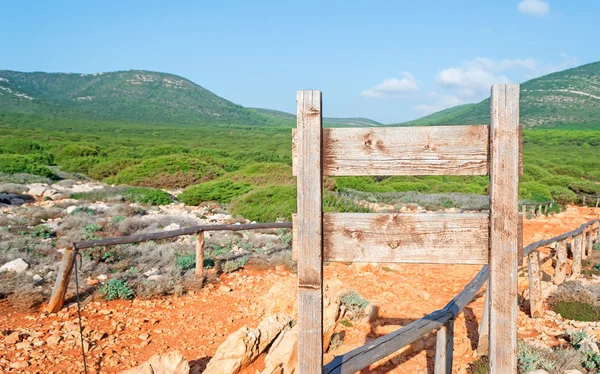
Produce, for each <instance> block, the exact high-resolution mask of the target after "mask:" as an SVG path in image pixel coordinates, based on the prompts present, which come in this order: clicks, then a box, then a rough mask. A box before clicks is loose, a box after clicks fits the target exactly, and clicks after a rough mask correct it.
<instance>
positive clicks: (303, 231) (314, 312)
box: [296, 91, 323, 374]
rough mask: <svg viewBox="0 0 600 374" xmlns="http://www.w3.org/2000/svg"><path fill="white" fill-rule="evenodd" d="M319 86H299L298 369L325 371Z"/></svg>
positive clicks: (301, 373)
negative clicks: (313, 88) (304, 88)
mask: <svg viewBox="0 0 600 374" xmlns="http://www.w3.org/2000/svg"><path fill="white" fill-rule="evenodd" d="M321 103H322V102H321V92H320V91H298V94H297V104H298V116H297V121H298V125H297V130H296V147H297V148H296V149H297V152H298V164H297V166H298V167H297V169H296V172H297V183H298V190H297V201H298V215H297V220H298V230H296V231H297V233H298V239H297V240H296V243H297V244H298V374H316V373H321V372H322V371H323V195H322V194H323V179H322V175H323V173H322V133H323V119H322V114H321V113H322V112H321Z"/></svg>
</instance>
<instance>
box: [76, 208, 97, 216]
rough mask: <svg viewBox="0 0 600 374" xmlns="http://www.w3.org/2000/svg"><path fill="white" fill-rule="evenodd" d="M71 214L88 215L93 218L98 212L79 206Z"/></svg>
mask: <svg viewBox="0 0 600 374" xmlns="http://www.w3.org/2000/svg"><path fill="white" fill-rule="evenodd" d="M71 214H73V215H75V214H87V215H89V216H93V215H95V214H96V211H95V210H94V209H92V208H89V207H87V206H78V207H77V208H75V209H73V211H72V212H71Z"/></svg>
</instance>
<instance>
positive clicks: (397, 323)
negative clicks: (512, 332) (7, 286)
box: [0, 201, 600, 374]
mask: <svg viewBox="0 0 600 374" xmlns="http://www.w3.org/2000/svg"><path fill="white" fill-rule="evenodd" d="M38 204H51V201H47V202H43V203H38ZM164 209H166V210H169V212H167V213H165V214H167V215H176V214H192V215H193V216H194V218H195V219H197V220H207V221H208V220H209V216H212V215H213V213H212V212H210V211H209V210H205V211H204V212H203V213H202V215H200V217H199V216H198V215H197V214H196V213H197V212H191V213H190V212H189V211H185V210H182V208H181V207H177V206H170V207H165V208H164ZM198 209H205V208H198ZM157 214H160V213H157ZM214 214H219V213H214ZM221 214H222V213H221ZM599 216H600V209H597V210H593V209H589V208H576V207H571V208H569V209H568V210H567V211H565V212H563V213H560V214H556V215H553V216H550V217H539V218H535V219H532V220H527V221H525V223H524V243H525V244H528V243H531V242H534V241H537V240H540V239H542V238H548V237H552V236H555V235H558V234H560V233H563V232H566V231H569V230H572V229H574V228H576V227H578V226H580V225H581V224H582V223H584V222H586V221H589V220H591V219H594V218H598V217H599ZM202 217H204V218H202ZM219 218H222V219H218V220H216V221H217V222H220V221H227V220H228V219H231V217H227V216H226V215H224V216H223V217H219ZM545 251H547V253H549V249H545ZM549 266H550V265H549V264H546V265H545V267H544V269H545V270H546V271H548V272H550V271H551V269H550V267H549ZM478 270H479V267H478V266H468V265H411V264H397V265H371V264H353V265H350V264H341V263H334V264H330V265H328V266H326V267H325V278H326V280H327V281H328V282H336V281H339V283H341V284H343V286H344V289H346V290H354V291H356V292H357V293H358V294H360V295H361V296H362V297H363V298H365V299H367V300H369V302H370V303H371V304H372V305H376V306H377V313H376V315H375V316H374V318H372V319H370V318H361V319H355V320H348V322H350V323H348V324H342V323H339V321H338V323H337V324H335V330H334V332H335V333H336V336H337V338H336V339H337V341H336V344H335V346H332V348H334V349H332V350H330V351H329V352H328V353H327V355H326V359H331V358H332V357H333V355H336V354H341V353H344V352H346V351H348V350H350V349H352V348H355V347H357V346H360V345H363V344H365V343H366V342H368V341H370V340H372V339H375V338H377V337H379V336H381V335H384V334H387V333H389V332H392V331H394V330H396V329H398V328H399V327H401V326H404V325H406V324H407V323H410V322H412V321H413V320H416V319H419V318H421V317H423V316H424V315H426V314H428V313H430V312H432V311H433V310H435V309H439V308H442V307H443V306H444V305H445V304H446V303H447V302H448V301H449V300H450V299H451V298H452V297H453V296H454V295H456V294H457V293H458V292H460V291H461V290H462V288H463V286H464V285H465V284H466V283H467V282H468V281H470V280H471V279H472V278H473V276H474V275H475V274H476V273H477V272H478ZM96 275H98V274H96ZM109 275H110V274H109ZM295 278H296V275H295V274H294V272H293V270H290V269H289V267H286V266H281V265H277V266H274V267H272V268H269V269H262V268H261V269H259V268H256V267H253V266H251V264H249V265H248V266H246V267H245V268H244V269H242V270H240V271H237V272H234V273H230V274H220V275H219V277H218V279H214V280H213V281H212V282H209V284H207V285H206V286H205V287H202V288H198V289H197V290H193V291H190V292H188V293H187V294H185V295H183V296H179V297H177V296H166V297H158V298H152V299H149V300H142V299H140V298H136V299H134V300H131V301H123V300H116V301H109V302H107V301H104V300H102V299H100V298H88V299H87V301H86V303H85V304H84V305H83V307H82V308H83V310H82V316H83V327H84V331H83V335H84V337H85V340H84V349H85V350H86V357H87V362H88V367H89V368H90V372H107V373H110V372H119V371H121V370H124V369H128V368H132V367H135V366H137V365H139V364H141V363H142V362H144V361H146V360H148V359H149V358H150V357H151V356H153V355H155V354H157V353H161V354H164V353H167V352H171V351H179V352H180V353H182V354H183V356H184V357H185V359H186V360H187V361H189V363H190V366H191V369H192V372H197V373H200V372H203V371H204V370H205V368H206V366H207V365H208V362H209V361H210V359H211V358H212V357H213V356H214V355H215V353H216V352H217V349H218V347H219V346H220V345H221V344H222V343H223V342H225V341H226V339H227V338H228V336H230V334H231V333H233V332H235V331H237V330H238V329H240V328H242V327H243V326H249V327H250V328H254V327H256V326H257V325H258V323H259V322H260V321H261V320H263V319H264V318H265V317H268V314H269V313H271V312H272V305H271V302H272V300H269V299H268V298H267V299H265V295H267V294H268V293H269V290H272V289H273V287H274V286H277V287H279V289H281V287H282V285H283V287H284V288H285V289H286V290H287V296H286V295H281V296H279V297H278V298H280V299H282V300H283V299H286V298H291V297H293V295H294V294H295V293H296V290H295V287H294V284H295ZM519 280H520V284H521V287H520V289H521V290H522V291H524V290H525V289H526V284H527V279H526V271H525V272H523V271H522V272H521V273H520V275H519ZM277 287H276V288H277ZM545 287H546V288H547V289H548V290H549V289H550V287H551V286H550V285H549V284H546V286H545ZM288 288H289V289H288ZM290 295H292V296H290ZM483 295H484V290H482V291H481V292H480V293H479V294H478V295H477V297H476V298H475V300H474V302H472V303H471V304H470V305H469V306H468V307H467V308H466V309H465V310H464V312H463V313H461V314H460V316H459V317H458V319H457V321H456V322H455V341H454V347H455V361H454V362H455V363H454V369H455V370H456V371H457V372H458V373H466V372H467V367H468V366H469V363H471V362H473V361H474V360H475V359H476V354H475V349H476V343H477V338H478V336H477V328H478V325H479V321H480V319H481V314H482V310H483ZM286 300H287V299H286ZM292 300H293V299H292ZM282 302H284V301H282ZM568 326H575V327H588V326H589V327H590V329H591V330H590V331H592V332H593V333H594V334H597V333H599V332H600V325H596V324H587V325H585V326H583V325H579V324H578V323H572V322H568V321H564V320H561V318H560V317H559V316H555V315H553V313H552V312H551V311H549V312H547V313H546V316H545V318H543V319H536V320H534V319H531V318H529V317H528V316H527V314H526V313H525V312H524V311H520V312H519V337H520V338H522V339H525V340H529V341H537V342H540V343H543V344H545V345H547V346H552V345H556V344H559V343H560V339H561V334H562V333H564V331H565V329H566V328H567V327H568ZM0 330H1V331H2V336H0V372H39V373H74V372H80V371H81V370H82V368H83V363H82V360H81V357H80V351H81V347H80V343H79V327H78V325H77V310H76V306H75V304H72V303H71V304H69V305H68V306H67V307H66V308H65V309H63V310H62V311H61V312H59V313H56V314H46V313H44V312H43V309H41V308H40V309H38V310H37V311H36V312H20V311H17V310H15V308H13V307H12V306H11V305H10V304H9V303H7V302H6V301H0ZM434 346H435V335H434V334H432V335H430V336H427V337H426V338H425V339H423V340H421V341H417V342H415V343H414V344H412V345H411V346H410V347H407V348H406V349H404V350H402V351H401V352H398V353H397V354H395V355H393V356H391V357H388V358H386V359H384V360H382V361H381V362H378V363H376V364H374V365H373V366H372V367H371V372H374V373H431V372H432V360H433V354H434V350H433V349H434ZM264 361H265V358H264V357H259V359H258V360H257V362H255V363H254V364H253V365H252V366H251V367H250V368H249V369H246V371H245V372H246V373H252V374H254V373H256V372H262V371H263V370H264V367H265V362H264Z"/></svg>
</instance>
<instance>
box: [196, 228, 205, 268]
mask: <svg viewBox="0 0 600 374" xmlns="http://www.w3.org/2000/svg"><path fill="white" fill-rule="evenodd" d="M203 276H204V231H198V232H197V233H196V278H198V279H202V277H203Z"/></svg>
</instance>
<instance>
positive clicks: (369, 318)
mask: <svg viewBox="0 0 600 374" xmlns="http://www.w3.org/2000/svg"><path fill="white" fill-rule="evenodd" d="M378 310H379V308H378V307H377V305H375V304H373V303H369V305H367V306H366V307H365V310H364V311H363V313H364V315H365V316H364V317H363V319H362V320H361V322H362V323H372V322H374V321H375V320H376V319H377V312H378Z"/></svg>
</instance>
